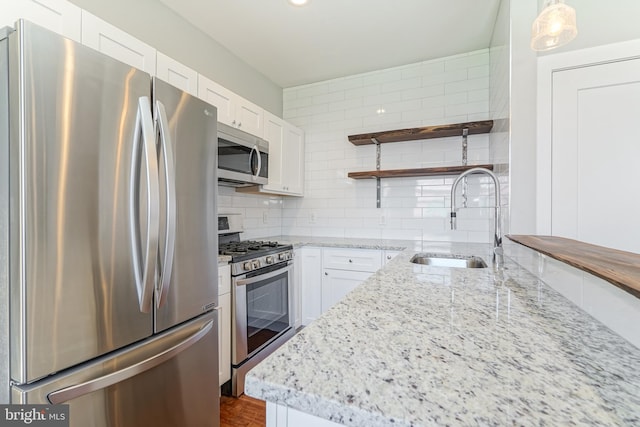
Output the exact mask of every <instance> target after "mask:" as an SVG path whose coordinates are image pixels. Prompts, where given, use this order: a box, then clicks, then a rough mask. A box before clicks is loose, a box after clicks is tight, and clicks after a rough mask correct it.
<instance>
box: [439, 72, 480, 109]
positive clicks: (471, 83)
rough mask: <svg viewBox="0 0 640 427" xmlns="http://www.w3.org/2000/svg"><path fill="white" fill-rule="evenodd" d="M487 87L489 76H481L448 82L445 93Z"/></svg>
mask: <svg viewBox="0 0 640 427" xmlns="http://www.w3.org/2000/svg"><path fill="white" fill-rule="evenodd" d="M487 88H489V77H479V78H475V79H468V80H462V81H457V82H449V83H446V84H445V89H444V90H445V93H457V92H468V91H471V90H479V89H487ZM487 111H488V108H487Z"/></svg>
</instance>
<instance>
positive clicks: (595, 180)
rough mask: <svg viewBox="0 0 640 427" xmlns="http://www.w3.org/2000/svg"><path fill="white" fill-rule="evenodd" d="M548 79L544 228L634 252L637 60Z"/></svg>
mask: <svg viewBox="0 0 640 427" xmlns="http://www.w3.org/2000/svg"><path fill="white" fill-rule="evenodd" d="M552 83H553V95H552V111H553V113H552V114H553V116H552V129H551V131H552V133H551V135H552V136H551V139H552V140H551V143H552V145H551V160H552V165H551V175H552V176H551V181H552V186H551V192H552V194H551V232H552V234H553V235H555V236H562V237H568V238H572V239H577V240H581V241H584V242H588V243H593V244H596V245H602V246H607V247H612V248H616V249H620V250H625V251H631V252H638V253H640V227H638V226H637V219H638V218H640V197H639V196H640V192H639V191H638V186H639V185H640V168H638V159H640V133H638V132H637V130H636V129H635V127H636V125H637V123H638V122H640V59H628V60H620V61H616V62H609V63H601V64H596V65H589V66H584V67H579V68H574V69H568V70H561V71H556V72H554V73H553V81H552Z"/></svg>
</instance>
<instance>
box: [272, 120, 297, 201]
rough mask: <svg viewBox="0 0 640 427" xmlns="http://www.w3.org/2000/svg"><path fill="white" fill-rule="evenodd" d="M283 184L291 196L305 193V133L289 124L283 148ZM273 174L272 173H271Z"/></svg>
mask: <svg viewBox="0 0 640 427" xmlns="http://www.w3.org/2000/svg"><path fill="white" fill-rule="evenodd" d="M281 157H282V184H283V186H284V187H285V191H286V192H287V193H290V194H291V195H297V196H302V194H303V192H304V132H303V131H302V129H298V128H297V127H295V126H292V125H290V124H287V126H286V128H285V134H284V144H283V148H282V156H281ZM269 172H271V171H269Z"/></svg>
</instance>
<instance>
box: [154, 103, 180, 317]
mask: <svg viewBox="0 0 640 427" xmlns="http://www.w3.org/2000/svg"><path fill="white" fill-rule="evenodd" d="M156 121H157V124H158V131H159V134H160V143H161V149H162V150H163V153H164V156H163V158H164V170H165V171H166V173H165V188H166V189H167V194H166V202H165V203H166V218H167V228H166V230H165V245H164V248H165V249H164V256H163V258H162V273H161V275H160V289H159V290H158V292H157V302H156V304H157V307H158V308H160V307H162V306H163V305H164V304H165V303H166V301H167V294H168V292H169V287H170V286H171V271H172V268H173V254H174V251H175V243H176V201H177V199H176V171H175V161H174V155H173V144H172V141H171V133H170V130H169V120H167V112H166V110H165V108H164V105H163V104H162V103H161V102H160V101H156Z"/></svg>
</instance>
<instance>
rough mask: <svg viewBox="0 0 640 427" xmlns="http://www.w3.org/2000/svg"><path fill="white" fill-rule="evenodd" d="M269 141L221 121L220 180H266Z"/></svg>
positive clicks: (253, 182)
mask: <svg viewBox="0 0 640 427" xmlns="http://www.w3.org/2000/svg"><path fill="white" fill-rule="evenodd" d="M268 177H269V143H268V142H267V141H265V140H264V139H262V138H258V137H257V136H254V135H251V134H249V133H247V132H244V131H241V130H240V129H236V128H233V127H231V126H228V125H225V124H224V123H218V180H219V181H220V183H221V184H223V185H228V186H235V187H240V186H248V185H256V184H266V183H267V182H268Z"/></svg>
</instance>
